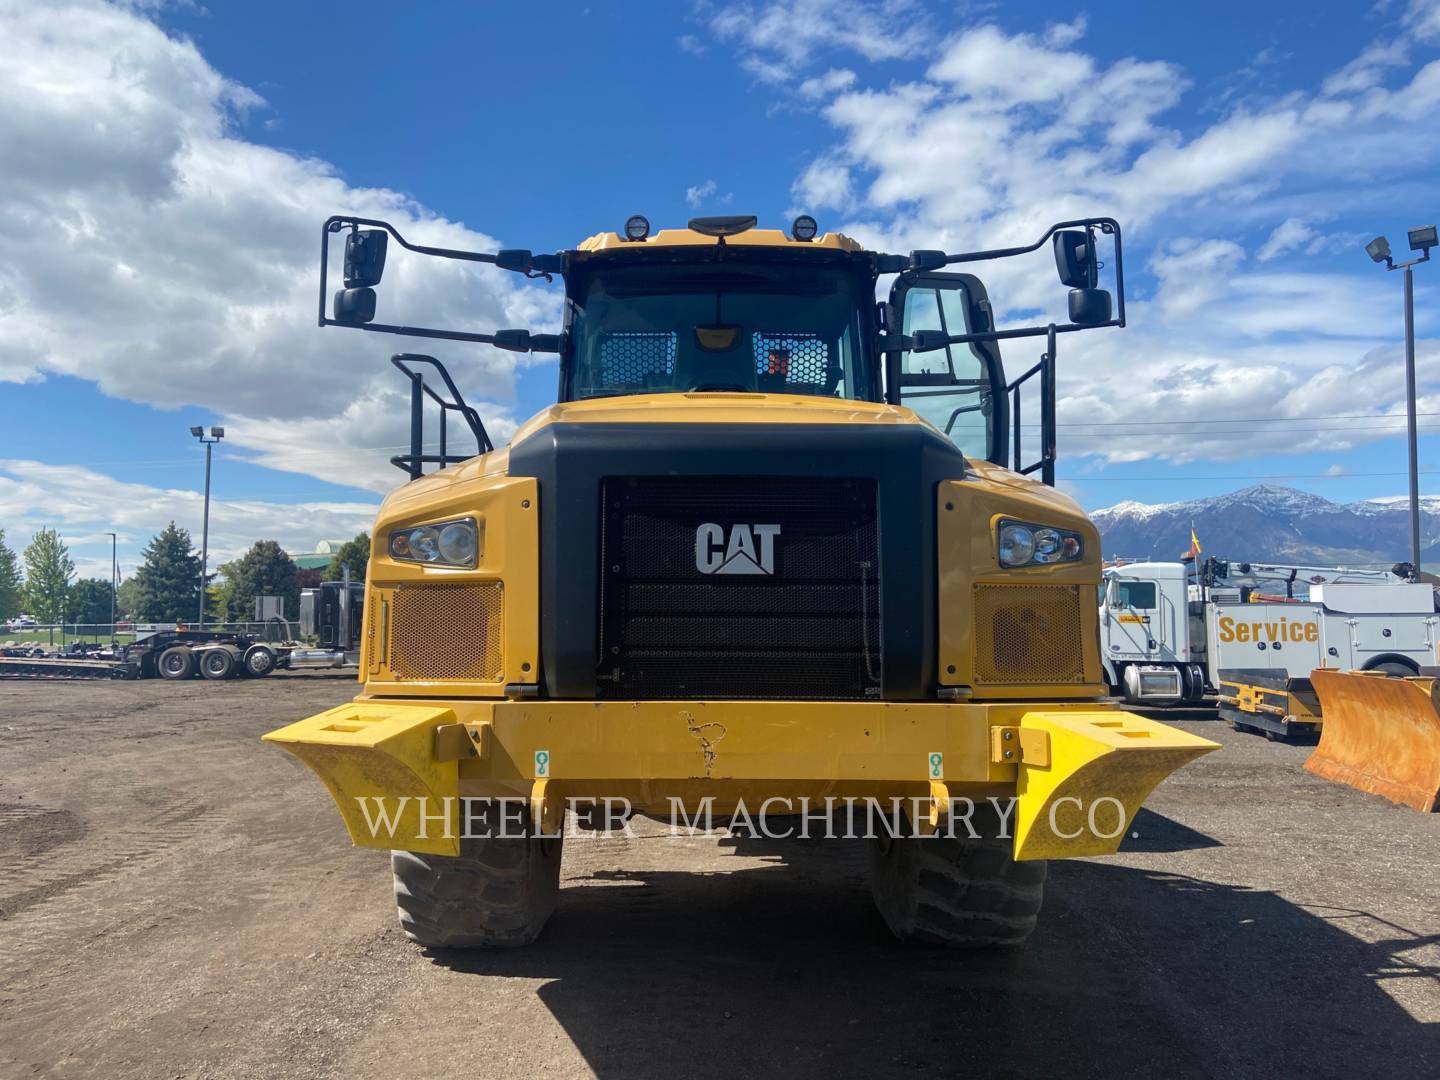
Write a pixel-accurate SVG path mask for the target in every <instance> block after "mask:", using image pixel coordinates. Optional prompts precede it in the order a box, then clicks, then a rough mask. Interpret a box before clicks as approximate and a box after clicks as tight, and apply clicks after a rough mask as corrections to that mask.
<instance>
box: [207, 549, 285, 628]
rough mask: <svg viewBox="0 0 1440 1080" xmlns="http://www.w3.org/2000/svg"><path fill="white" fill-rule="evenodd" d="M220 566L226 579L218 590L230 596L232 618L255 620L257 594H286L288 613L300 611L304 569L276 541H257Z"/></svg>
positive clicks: (228, 600)
mask: <svg viewBox="0 0 1440 1080" xmlns="http://www.w3.org/2000/svg"><path fill="white" fill-rule="evenodd" d="M220 569H221V573H222V574H223V576H224V581H223V582H222V584H221V585H220V587H219V589H218V590H217V591H219V592H220V593H221V594H223V595H224V596H225V597H226V602H227V605H228V607H229V615H230V618H231V619H234V620H236V621H244V620H246V619H253V618H254V617H255V597H257V596H283V597H284V598H285V614H286V615H292V614H298V613H299V610H300V571H299V569H298V568H297V567H296V566H295V560H294V559H292V558H290V556H289V555H287V554H285V551H284V549H283V548H281V547H280V545H279V544H278V543H276V542H275V541H274V540H257V541H256V542H255V546H254V547H252V548H251V549H250V550H249V551H247V552H246V553H245V554H244V555H242V556H240V558H238V559H236V560H235V561H234V562H228V563H226V564H225V565H224V566H222V567H221V568H220Z"/></svg>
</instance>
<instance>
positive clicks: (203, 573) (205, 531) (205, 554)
mask: <svg viewBox="0 0 1440 1080" xmlns="http://www.w3.org/2000/svg"><path fill="white" fill-rule="evenodd" d="M190 434H191V435H194V436H195V437H196V438H197V439H199V440H200V442H201V444H203V445H204V447H205V519H204V525H203V526H202V527H201V532H200V614H199V617H198V619H197V621H196V627H197V628H198V629H201V630H203V629H205V599H206V597H205V592H206V589H205V579H206V577H208V576H209V575H208V570H209V567H210V451H211V450H212V449H214V446H215V444H216V443H217V442H219V441H220V440H221V439H223V438H224V437H225V429H224V428H223V427H212V428H211V429H210V438H208V439H207V438H206V437H205V429H204V428H203V427H192V428H191V429H190Z"/></svg>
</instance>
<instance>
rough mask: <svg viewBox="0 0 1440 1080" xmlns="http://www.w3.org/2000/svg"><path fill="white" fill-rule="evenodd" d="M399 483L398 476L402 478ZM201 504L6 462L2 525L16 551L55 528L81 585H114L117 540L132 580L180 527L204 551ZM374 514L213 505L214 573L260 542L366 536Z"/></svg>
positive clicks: (298, 546) (162, 491)
mask: <svg viewBox="0 0 1440 1080" xmlns="http://www.w3.org/2000/svg"><path fill="white" fill-rule="evenodd" d="M397 475H398V474H397ZM202 509H203V504H202V496H201V494H200V493H199V492H198V491H190V490H180V489H173V488H159V487H153V486H150V485H148V484H137V483H133V482H127V481H123V480H118V479H116V478H115V477H113V476H107V475H106V474H104V473H101V472H98V471H96V470H93V469H89V468H86V467H84V466H80V465H46V464H43V463H41V462H38V461H25V460H0V520H3V521H4V522H5V536H6V542H7V543H8V544H9V545H10V546H11V547H12V548H15V549H16V550H19V548H20V547H21V546H22V545H24V544H26V543H29V538H30V536H32V535H33V534H34V533H35V532H37V531H38V530H39V529H41V528H55V529H57V530H58V531H59V533H60V535H61V538H62V539H63V540H65V542H66V543H67V544H69V545H70V546H71V547H72V549H73V552H72V553H73V555H74V556H75V562H76V565H77V569H78V572H79V573H80V575H81V576H82V577H87V576H97V575H98V576H100V577H105V578H108V577H109V576H110V573H109V565H110V538H109V537H108V536H107V535H105V534H106V533H107V532H115V533H116V534H117V544H118V548H119V552H120V563H121V566H122V568H123V570H124V572H125V574H126V576H128V575H129V574H130V573H133V572H134V569H135V566H136V565H137V563H138V561H139V552H140V550H141V549H142V548H143V547H144V546H145V545H146V544H147V543H149V541H150V538H151V537H152V536H154V535H155V534H156V533H157V532H159V531H160V530H161V529H163V528H164V527H165V525H166V524H167V523H168V522H170V521H174V522H175V523H176V524H178V525H179V526H181V527H182V528H185V529H189V530H190V532H191V533H192V534H193V539H194V541H195V546H196V548H197V549H198V548H199V546H200V523H201V517H202ZM374 518H375V506H374V505H372V504H369V503H363V502H344V503H337V502H306V503H274V502H266V501H262V500H254V499H222V498H212V499H211V500H210V566H211V568H212V569H213V568H214V567H216V566H218V565H219V564H220V563H222V562H225V561H226V560H228V559H232V558H235V557H237V556H239V555H242V554H244V553H245V551H246V550H247V549H248V548H249V547H250V545H251V544H253V543H254V542H255V541H256V540H260V539H274V540H278V541H279V542H280V546H281V547H283V548H285V550H286V551H289V552H291V553H299V552H306V551H314V550H315V544H316V543H317V542H318V541H320V540H324V539H338V538H341V537H345V538H349V537H351V536H354V535H355V534H356V533H358V532H361V531H364V530H368V529H369V528H370V525H371V523H372V521H373V520H374Z"/></svg>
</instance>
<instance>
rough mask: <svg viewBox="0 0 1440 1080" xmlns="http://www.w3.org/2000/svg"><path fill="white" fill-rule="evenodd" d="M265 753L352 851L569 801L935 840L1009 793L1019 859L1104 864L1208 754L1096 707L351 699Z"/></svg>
mask: <svg viewBox="0 0 1440 1080" xmlns="http://www.w3.org/2000/svg"><path fill="white" fill-rule="evenodd" d="M265 738H266V739H268V740H270V741H272V742H275V743H278V744H279V745H281V746H283V747H285V749H287V750H290V751H291V752H292V753H294V754H295V755H296V756H297V757H299V758H300V759H301V760H302V761H304V762H305V764H306V765H308V766H310V768H312V769H313V770H314V771H315V772H316V773H317V774H318V775H319V776H320V777H321V779H322V780H323V781H324V783H325V785H326V787H327V788H328V789H329V791H330V793H331V795H332V796H333V797H334V798H335V801H336V804H337V805H338V806H339V808H340V811H341V814H342V816H343V817H344V819H345V823H346V826H347V828H348V829H349V832H350V836H351V839H352V840H353V841H354V842H355V843H356V844H358V845H361V846H366V847H379V848H407V845H416V844H420V845H424V846H419V847H415V846H410V847H408V850H420V851H431V852H436V853H439V854H456V853H458V851H459V835H460V833H459V832H458V831H457V829H458V824H457V823H458V821H459V817H458V814H459V812H460V811H459V809H458V803H457V799H458V798H459V797H470V798H497V797H509V798H521V799H526V800H528V801H529V804H530V806H531V809H532V812H533V813H534V816H535V820H537V821H539V822H542V823H543V824H544V825H545V827H546V828H557V827H558V826H559V824H560V821H559V814H560V813H561V811H562V810H563V807H564V805H565V801H566V800H600V799H605V798H610V799H615V800H625V801H626V802H627V803H628V804H629V806H630V807H631V808H633V809H635V810H637V811H641V812H652V813H669V812H672V811H675V810H677V809H680V810H683V811H685V813H686V814H687V815H688V814H693V813H695V812H697V811H700V810H705V809H708V810H710V811H713V812H714V813H715V814H719V815H726V814H729V813H731V812H733V811H734V810H735V808H736V807H737V806H738V805H742V804H743V805H744V806H746V807H747V809H748V812H749V813H752V814H753V813H755V812H757V811H761V810H765V811H766V812H769V813H800V812H804V811H805V810H806V809H810V810H816V811H818V810H820V809H822V808H823V807H824V805H825V800H826V799H827V798H828V799H833V800H845V799H851V800H864V799H874V800H877V801H880V802H882V803H888V801H889V800H894V799H900V800H907V801H909V806H910V809H911V810H912V811H914V812H916V813H915V815H914V816H915V817H916V819H917V820H921V821H923V820H925V819H927V818H928V819H929V820H931V821H932V822H933V823H934V824H936V825H940V824H942V823H944V821H945V818H946V816H947V814H948V813H949V812H950V807H951V805H952V800H956V799H960V798H969V799H971V800H972V801H978V800H981V799H985V798H987V797H995V798H998V799H1004V798H1007V797H1008V796H1010V795H1015V796H1016V802H1015V807H1014V811H1013V818H1012V822H1013V824H1012V828H1013V830H1014V837H1015V851H1016V857H1017V858H1021V859H1036V858H1057V857H1063V856H1079V855H1097V854H1106V853H1109V852H1112V851H1114V850H1115V848H1116V847H1117V846H1118V845H1119V843H1120V839H1121V838H1122V837H1123V836H1124V835H1125V830H1126V829H1127V828H1128V826H1129V824H1130V822H1131V821H1132V820H1133V818H1134V814H1135V812H1136V811H1137V810H1138V809H1139V807H1140V804H1141V803H1142V802H1143V801H1144V799H1145V797H1146V796H1147V795H1148V794H1149V793H1150V791H1151V790H1152V789H1153V788H1154V787H1155V785H1156V784H1158V783H1159V782H1160V781H1161V780H1162V779H1164V778H1165V777H1166V776H1168V775H1169V774H1170V773H1171V772H1173V771H1174V770H1175V769H1177V768H1179V767H1180V766H1181V765H1183V764H1185V763H1186V762H1188V761H1190V760H1192V759H1193V758H1195V757H1198V756H1200V755H1201V754H1204V753H1207V752H1209V751H1210V750H1214V749H1216V745H1215V744H1214V743H1212V742H1209V741H1208V740H1205V739H1202V738H1199V737H1198V736H1194V735H1190V734H1188V733H1186V732H1183V731H1178V730H1176V729H1173V728H1169V727H1166V726H1164V725H1162V724H1158V723H1156V722H1154V721H1151V720H1146V719H1143V718H1141V717H1137V716H1133V715H1131V714H1129V713H1125V712H1121V711H1119V710H1115V709H1107V708H1104V707H1102V706H1099V705H1097V704H1095V703H1071V704H1058V703H1056V704H1051V705H1048V706H1045V707H1043V708H1036V707H1033V706H1027V705H1022V704H1014V703H1008V704H1007V703H995V704H988V705H982V704H919V703H916V704H911V703H884V702H873V703H872V702H793V701H785V702H775V701H713V702H700V701H640V702H610V701H606V702H599V701H594V702H591V701H584V702H582V701H563V702H559V701H499V702H486V701H475V700H470V701H460V700H456V701H450V702H447V703H446V704H445V707H444V708H440V707H436V706H430V705H424V704H419V703H415V702H400V701H382V700H361V701H358V702H356V703H354V704H352V705H343V706H340V707H339V708H336V709H332V710H329V711H328V712H325V713H321V714H319V715H318V716H313V717H310V718H308V719H306V720H302V721H299V722H298V723H295V724H291V725H289V726H288V727H285V728H281V729H280V730H278V731H275V732H271V733H270V734H269V735H267V736H265ZM377 800H379V802H378V803H377ZM801 800H806V801H807V802H806V803H802V802H801ZM776 801H778V803H777V802H776ZM780 804H783V805H780ZM382 805H383V806H384V807H385V809H386V811H387V813H386V815H385V816H384V818H383V819H382V818H381V817H380V816H379V806H382ZM376 821H381V823H382V825H385V826H388V825H389V824H390V823H391V822H392V821H393V822H394V823H395V824H394V826H393V828H384V827H382V828H379V829H377V828H376V827H375V825H374V823H375V822H376Z"/></svg>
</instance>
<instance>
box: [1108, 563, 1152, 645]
mask: <svg viewBox="0 0 1440 1080" xmlns="http://www.w3.org/2000/svg"><path fill="white" fill-rule="evenodd" d="M1161 602H1162V598H1161V590H1160V583H1159V582H1158V581H1152V580H1149V579H1143V578H1112V579H1111V580H1110V584H1109V586H1108V587H1107V588H1106V603H1107V606H1108V607H1109V609H1110V611H1109V618H1110V645H1111V657H1112V658H1113V659H1127V658H1128V659H1149V658H1151V657H1153V656H1154V653H1155V647H1156V646H1157V645H1158V644H1159V639H1158V638H1157V634H1159V633H1160V629H1161V624H1162V617H1161V616H1162V613H1161V610H1160V604H1161Z"/></svg>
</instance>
